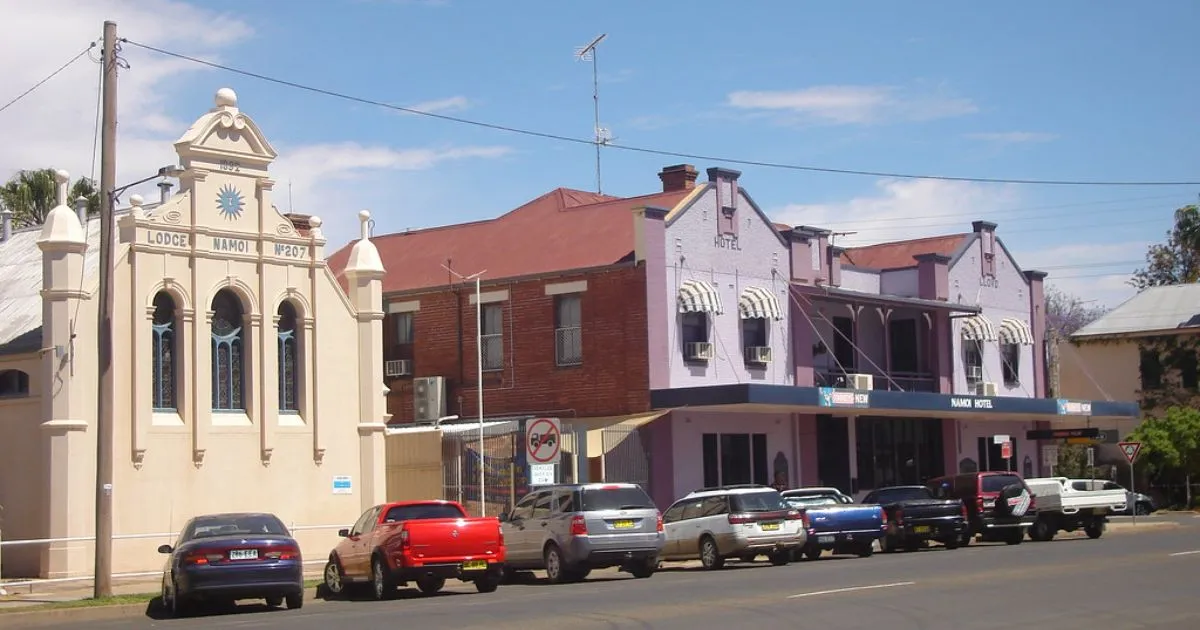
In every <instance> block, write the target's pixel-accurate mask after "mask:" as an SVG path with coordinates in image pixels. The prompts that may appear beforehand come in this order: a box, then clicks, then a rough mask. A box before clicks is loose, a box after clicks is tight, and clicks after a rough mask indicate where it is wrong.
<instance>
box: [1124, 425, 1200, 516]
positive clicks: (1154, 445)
mask: <svg viewBox="0 0 1200 630" xmlns="http://www.w3.org/2000/svg"><path fill="white" fill-rule="evenodd" d="M1126 440H1127V441H1130V442H1141V443H1142V450H1141V454H1140V455H1139V456H1138V461H1140V462H1143V465H1144V466H1145V469H1146V472H1147V473H1149V474H1150V475H1151V476H1152V477H1155V478H1158V479H1162V478H1164V477H1167V478H1174V479H1175V480H1176V481H1178V480H1179V479H1180V478H1182V481H1183V485H1184V497H1185V500H1186V503H1185V505H1186V506H1187V507H1188V508H1191V507H1192V503H1193V501H1192V476H1193V475H1195V474H1197V473H1198V472H1200V410H1196V409H1194V408H1191V407H1171V408H1170V409H1167V411H1166V413H1164V414H1163V415H1162V416H1158V417H1148V418H1146V419H1145V420H1143V421H1142V423H1141V424H1140V425H1138V427H1137V428H1136V429H1134V430H1133V431H1132V432H1131V433H1130V434H1129V437H1128V438H1126Z"/></svg>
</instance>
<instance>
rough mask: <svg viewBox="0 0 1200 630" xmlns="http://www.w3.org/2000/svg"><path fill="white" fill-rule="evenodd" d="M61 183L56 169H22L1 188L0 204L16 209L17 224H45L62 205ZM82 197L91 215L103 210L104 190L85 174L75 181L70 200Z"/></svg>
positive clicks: (14, 218) (14, 213)
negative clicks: (101, 204) (101, 191)
mask: <svg viewBox="0 0 1200 630" xmlns="http://www.w3.org/2000/svg"><path fill="white" fill-rule="evenodd" d="M57 185H58V184H57V182H56V181H55V179H54V169H52V168H43V169H38V170H33V171H19V172H17V174H16V175H13V177H12V179H10V180H8V183H6V184H5V185H4V186H3V187H0V205H3V206H4V207H6V208H8V209H9V210H11V211H12V213H13V225H14V226H16V227H31V226H34V225H41V224H42V223H43V222H45V220H46V215H48V214H50V211H51V210H53V209H54V206H55V205H57V204H58V192H57ZM80 197H84V198H86V199H87V200H88V214H95V213H97V212H100V193H99V191H98V190H97V189H96V184H95V182H93V181H92V180H91V179H88V178H86V177H81V178H79V179H78V180H76V181H75V184H74V185H72V186H71V192H70V193H68V195H67V199H68V203H74V200H75V199H78V198H80Z"/></svg>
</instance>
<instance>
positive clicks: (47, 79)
mask: <svg viewBox="0 0 1200 630" xmlns="http://www.w3.org/2000/svg"><path fill="white" fill-rule="evenodd" d="M95 47H96V42H92V43H91V44H88V47H87V48H84V49H83V50H81V51H79V54H78V55H75V56H74V57H71V60H70V61H68V62H67V63H64V64H63V65H62V66H61V67H59V69H58V70H55V71H54V72H51V73H50V74H49V75H47V76H46V78H44V79H42V80H41V81H38V82H37V83H34V84H33V87H31V88H29V89H28V90H25V91H24V92H21V94H19V95H18V96H17V97H16V98H14V99H13V100H11V101H9V102H7V103H5V104H4V106H3V107H0V112H2V111H4V110H6V109H8V108H9V107H12V106H13V105H15V104H16V103H17V101H20V100H21V99H23V98H25V97H26V96H29V95H30V94H31V93H32V92H33V91H34V90H36V89H38V88H40V87H42V85H43V84H45V83H46V82H47V81H49V80H50V79H53V78H54V77H56V76H58V73H60V72H62V71H63V70H66V69H67V68H69V67H70V66H71V64H73V63H75V62H76V61H79V58H80V57H82V56H84V55H86V54H87V53H88V51H89V50H91V49H93V48H95Z"/></svg>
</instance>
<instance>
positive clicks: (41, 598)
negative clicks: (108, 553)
mask: <svg viewBox="0 0 1200 630" xmlns="http://www.w3.org/2000/svg"><path fill="white" fill-rule="evenodd" d="M1164 516H1165V515H1164ZM1189 520H1190V519H1189ZM1188 524H1189V525H1190V523H1188ZM1181 526H1183V523H1182V522H1180V520H1179V519H1177V518H1169V517H1167V518H1164V517H1163V516H1160V515H1157V514H1156V515H1153V516H1148V517H1139V518H1138V519H1137V522H1136V523H1134V522H1133V520H1132V519H1130V518H1117V519H1114V520H1112V521H1110V522H1109V524H1108V530H1107V532H1106V534H1105V535H1106V536H1107V535H1114V536H1115V535H1128V534H1138V533H1149V532H1154V531H1163V530H1164V529H1167V528H1174V527H1181ZM1084 536H1085V534H1084V533H1083V532H1082V531H1078V532H1072V533H1059V535H1058V536H1057V537H1056V539H1062V538H1068V539H1069V538H1078V537H1084ZM1037 544H1052V543H1037ZM669 566H670V568H680V569H682V568H689V567H693V566H695V567H698V566H699V562H697V561H691V562H686V563H671V564H670V565H669ZM320 577H321V567H320V566H312V567H310V568H309V569H308V570H306V571H305V578H306V579H307V580H315V579H319V578H320ZM161 584H162V582H161V578H159V577H157V576H155V577H140V578H126V579H121V578H117V579H114V582H113V594H114V595H115V596H117V597H116V600H117V601H116V602H114V603H113V604H89V603H88V602H86V601H84V600H88V599H90V598H91V597H92V583H91V582H90V581H86V580H80V581H77V582H51V581H44V582H42V581H34V582H33V583H32V584H30V585H23V586H16V587H5V588H6V589H7V591H8V595H7V596H3V597H0V630H7V629H8V628H28V627H34V626H38V625H46V624H53V623H70V622H75V621H79V622H84V621H105V620H117V619H126V618H137V617H142V618H144V617H146V616H152V617H153V616H156V612H157V611H156V608H157V595H158V593H159V592H160V590H161ZM0 586H3V583H0ZM315 592H316V589H315V588H310V589H308V593H307V594H306V597H305V599H306V600H307V601H306V602H305V606H306V607H307V606H308V605H311V604H319V603H320V600H317V599H316V597H315ZM138 595H145V596H146V597H145V598H140V597H135V596H138ZM152 598H153V601H151V600H152ZM122 599H124V600H125V601H124V602H122V601H121V600H122Z"/></svg>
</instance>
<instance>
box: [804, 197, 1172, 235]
mask: <svg viewBox="0 0 1200 630" xmlns="http://www.w3.org/2000/svg"><path fill="white" fill-rule="evenodd" d="M1167 199H1176V200H1179V199H1180V194H1179V193H1177V194H1174V195H1154V196H1152V197H1128V198H1125V199H1103V200H1099V201H1081V202H1074V203H1062V204H1054V205H1049V206H1029V207H1025V208H1020V207H1018V208H1000V209H998V210H992V211H989V212H986V213H984V215H985V216H987V217H994V216H996V215H1008V214H1024V213H1030V212H1038V213H1039V215H1040V216H1056V215H1058V216H1065V215H1069V214H1073V213H1070V212H1062V213H1053V214H1047V213H1043V212H1041V211H1043V210H1060V209H1064V208H1083V207H1091V206H1097V205H1107V204H1114V203H1126V202H1133V201H1165V200H1167ZM1178 203H1183V204H1184V205H1187V202H1186V201H1183V200H1180V201H1178ZM824 205H825V204H821V203H805V204H795V206H801V207H803V206H808V207H821V206H824ZM833 205H842V204H840V203H835V204H833ZM795 206H793V207H795ZM1156 207H1157V206H1156ZM1141 209H1144V208H1143V207H1138V208H1109V209H1106V210H1093V211H1091V212H1090V213H1089V214H1101V213H1111V212H1128V211H1130V210H1141ZM1040 216H1039V217H1038V218H1040ZM962 218H963V214H962V213H961V212H949V213H943V214H924V215H910V216H906V217H882V218H879V219H869V220H867V221H863V220H845V221H825V222H822V223H821V225H822V226H824V227H829V228H833V227H841V226H850V227H854V226H858V225H862V224H863V223H872V224H875V223H895V222H903V223H905V224H906V226H908V225H909V224H911V222H912V221H914V220H923V219H960V220H961V219H962ZM939 225H960V223H959V222H957V221H956V222H954V223H931V224H928V225H924V226H920V227H935V226H939ZM881 229H891V228H886V227H885V228H881Z"/></svg>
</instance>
